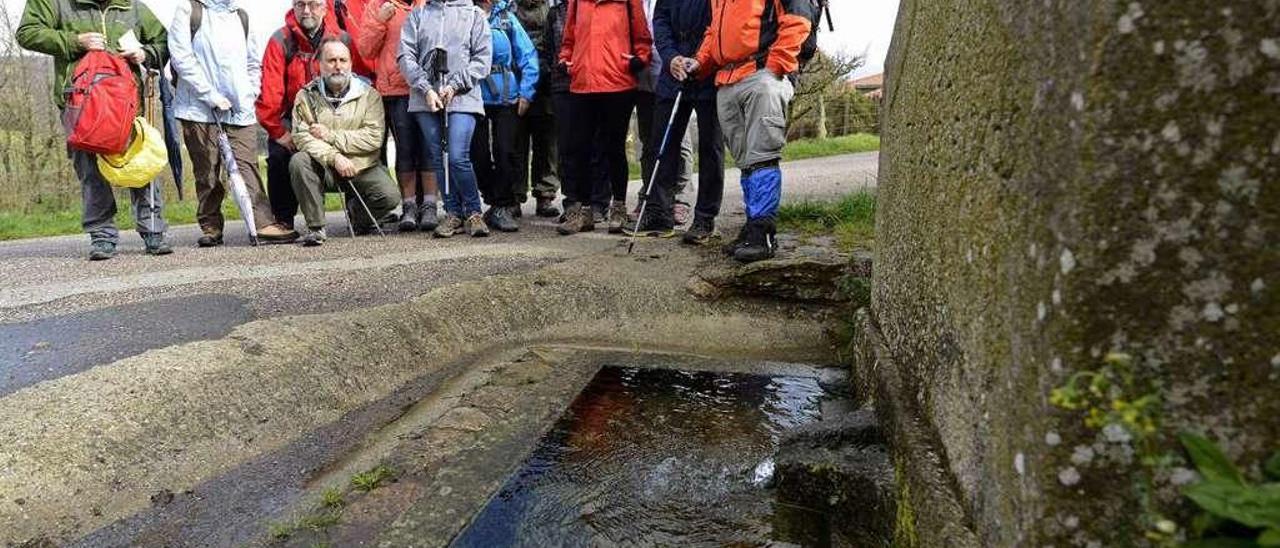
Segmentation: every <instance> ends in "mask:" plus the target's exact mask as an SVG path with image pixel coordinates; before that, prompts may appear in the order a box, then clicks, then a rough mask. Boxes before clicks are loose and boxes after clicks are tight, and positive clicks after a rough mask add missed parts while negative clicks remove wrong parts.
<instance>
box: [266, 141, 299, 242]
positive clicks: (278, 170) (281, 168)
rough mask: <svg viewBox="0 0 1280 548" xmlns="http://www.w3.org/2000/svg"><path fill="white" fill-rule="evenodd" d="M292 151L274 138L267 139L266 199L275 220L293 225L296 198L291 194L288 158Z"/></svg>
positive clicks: (296, 206)
mask: <svg viewBox="0 0 1280 548" xmlns="http://www.w3.org/2000/svg"><path fill="white" fill-rule="evenodd" d="M291 159H293V151H291V150H289V149H287V148H284V147H282V146H280V143H277V142H276V141H275V139H270V138H268V139H267V199H269V200H270V201H271V214H272V216H273V217H275V218H276V222H279V223H283V224H284V225H285V226H289V227H292V226H293V218H294V216H296V215H297V214H298V198H297V197H296V196H294V195H293V181H291V180H290V179H289V160H291Z"/></svg>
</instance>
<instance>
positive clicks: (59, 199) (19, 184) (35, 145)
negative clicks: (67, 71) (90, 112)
mask: <svg viewBox="0 0 1280 548" xmlns="http://www.w3.org/2000/svg"><path fill="white" fill-rule="evenodd" d="M18 15H19V14H15V13H11V12H10V10H9V5H8V3H0V208H3V209H4V210H7V211H29V210H32V209H51V208H54V209H59V208H63V207H66V206H68V205H70V204H72V203H74V202H75V200H76V197H77V196H78V195H79V188H78V185H74V184H71V183H72V182H73V181H74V176H73V174H72V173H71V164H70V162H68V161H67V159H66V153H65V151H66V148H65V145H64V141H63V136H62V129H61V123H60V121H59V116H58V115H59V113H58V109H57V108H56V107H55V106H54V104H53V101H52V93H51V89H50V86H52V77H53V68H52V67H53V63H52V60H51V59H50V58H49V57H47V56H45V55H34V54H31V53H30V52H26V51H23V50H22V48H21V47H19V46H18V44H17V40H16V39H15V37H14V34H15V32H14V31H15V30H17V25H16V20H17V19H18Z"/></svg>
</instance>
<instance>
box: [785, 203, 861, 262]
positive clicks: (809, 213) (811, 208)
mask: <svg viewBox="0 0 1280 548" xmlns="http://www.w3.org/2000/svg"><path fill="white" fill-rule="evenodd" d="M875 219H876V195H875V193H874V192H872V191H859V192H854V193H852V194H847V195H845V196H844V197H842V198H840V199H839V200H834V201H816V200H808V201H803V202H796V203H791V204H783V205H782V207H780V208H779V209H778V228H779V229H780V230H785V231H788V232H798V233H800V234H802V235H805V236H819V235H827V234H830V235H833V236H835V239H836V246H837V247H838V248H839V249H840V250H841V251H846V252H847V251H853V250H854V249H860V248H870V247H871V246H872V245H873V244H874V242H875Z"/></svg>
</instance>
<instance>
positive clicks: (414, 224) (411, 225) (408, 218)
mask: <svg viewBox="0 0 1280 548" xmlns="http://www.w3.org/2000/svg"><path fill="white" fill-rule="evenodd" d="M400 209H401V210H402V211H403V212H402V213H401V214H400V232H413V231H416V230H418V203H417V202H415V201H413V200H405V201H404V202H401V204H400Z"/></svg>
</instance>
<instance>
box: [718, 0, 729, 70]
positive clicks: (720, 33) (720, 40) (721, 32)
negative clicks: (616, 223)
mask: <svg viewBox="0 0 1280 548" xmlns="http://www.w3.org/2000/svg"><path fill="white" fill-rule="evenodd" d="M730 1H731V0H721V2H720V29H719V30H717V31H716V45H717V46H719V47H720V62H721V63H724V62H725V61H727V59H725V56H724V8H725V7H726V6H728V5H729V2H730Z"/></svg>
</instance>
